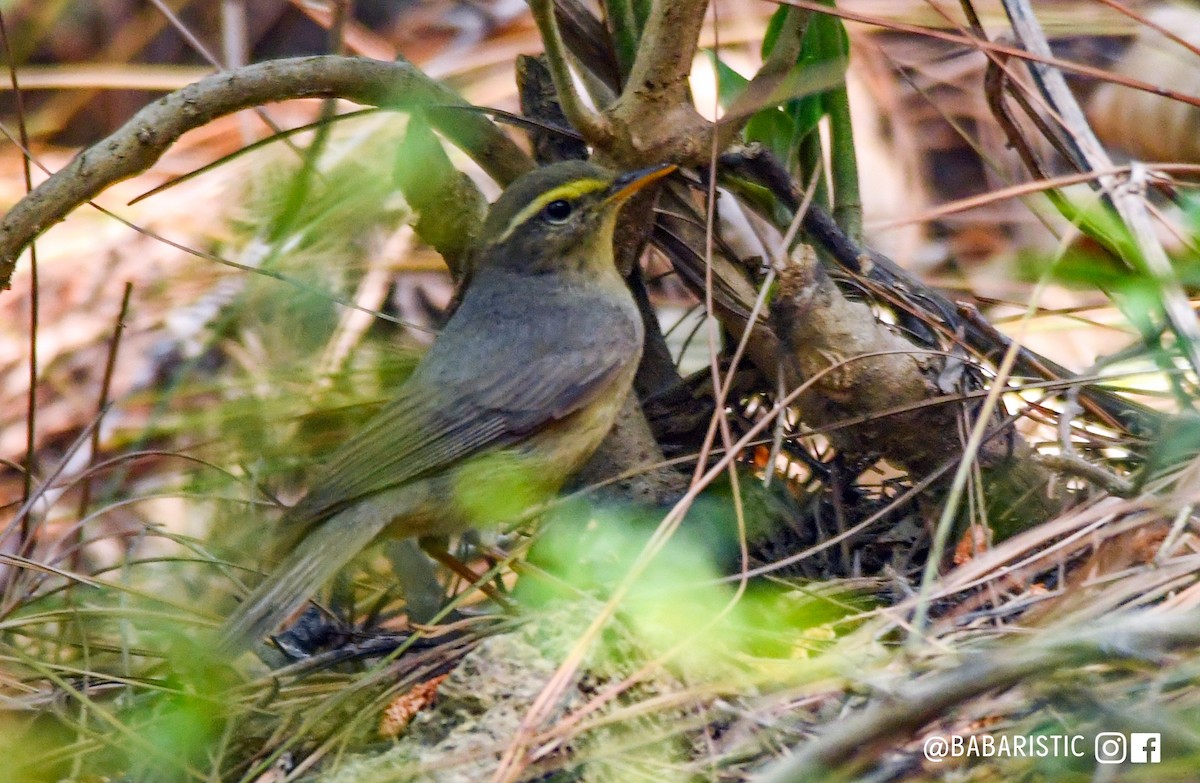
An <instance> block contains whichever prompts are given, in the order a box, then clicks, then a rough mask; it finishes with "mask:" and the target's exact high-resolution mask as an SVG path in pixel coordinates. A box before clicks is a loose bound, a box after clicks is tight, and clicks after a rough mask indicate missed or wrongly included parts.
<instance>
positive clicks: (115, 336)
mask: <svg viewBox="0 0 1200 783" xmlns="http://www.w3.org/2000/svg"><path fill="white" fill-rule="evenodd" d="M132 294H133V283H129V282H127V283H125V293H124V294H123V295H122V296H121V309H120V310H118V311H117V322H116V323H115V324H114V325H113V333H112V339H110V340H109V341H108V358H107V359H106V360H105V362H104V377H103V379H102V380H101V381H100V401H99V402H98V403H97V404H96V419H97V423H96V426H95V427H93V428H92V444H91V454H90V455H89V456H88V461H89V462H91V461H92V460H94V459H95V458H96V455H97V454H99V453H100V423H99V419H100V417H101V416H103V415H104V411H106V410H108V395H109V393H110V391H111V390H112V378H113V370H114V369H115V368H116V366H117V351H118V350H119V349H120V347H121V335H122V334H124V333H125V317H126V315H128V313H129V297H130V296H131V295H132ZM84 470H85V471H86V470H87V466H86V465H85V466H84ZM91 499H92V480H91V479H90V478H89V479H87V480H86V481H84V482H83V488H82V490H81V492H80V496H79V511H78V516H79V518H80V519H83V518H84V517H85V516H87V508H88V505H89V503H91ZM76 537H77V538H76V546H77V547H79V546H80V545H82V543H83V528H79V529H78V530H77V531H76ZM79 555H80V550H79V549H77V550H76V553H75V559H74V560H73V563H72V567H74V568H76V569H78V567H79V561H78V557H79Z"/></svg>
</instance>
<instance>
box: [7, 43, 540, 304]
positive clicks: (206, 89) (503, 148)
mask: <svg viewBox="0 0 1200 783" xmlns="http://www.w3.org/2000/svg"><path fill="white" fill-rule="evenodd" d="M292 98H345V99H347V100H351V101H354V102H356V103H361V104H364V105H369V106H383V107H387V108H392V109H406V108H416V107H425V108H427V109H432V108H433V107H437V106H466V105H467V104H466V103H465V102H464V101H463V100H462V99H461V98H460V97H458V95H456V94H455V93H454V92H453V91H452V90H450V89H448V88H446V87H443V86H442V85H440V84H438V83H436V82H434V81H432V80H431V79H429V77H427V76H425V75H424V74H423V73H421V71H420V70H419V69H417V68H416V67H414V66H413V65H411V64H410V63H407V62H403V61H400V62H384V61H381V60H368V59H365V58H359V57H339V56H333V55H326V56H319V57H297V58H292V59H285V60H271V61H269V62H264V63H258V64H255V65H250V66H247V67H245V68H239V69H238V70H235V71H230V72H228V73H221V74H215V75H213V76H209V77H207V78H205V79H201V80H200V81H198V82H196V83H195V84H192V85H189V86H187V87H185V88H183V89H182V90H178V91H176V92H173V93H171V94H170V95H166V96H164V97H163V98H160V99H159V100H157V101H155V102H154V103H152V104H150V105H149V106H146V107H145V108H143V109H142V110H141V111H139V112H138V113H137V114H136V115H134V116H133V118H132V119H130V120H129V122H127V123H125V125H123V126H122V127H121V128H119V129H118V130H116V131H115V132H114V133H112V134H111V135H110V136H109V137H108V138H106V139H104V140H102V141H100V142H99V143H97V144H95V145H93V146H92V147H89V148H88V149H86V150H84V151H83V152H81V153H79V155H77V156H76V157H75V159H74V160H72V161H71V162H70V163H69V164H67V166H65V167H64V168H63V169H61V170H60V171H58V172H56V173H55V174H54V175H53V176H51V177H50V178H49V179H48V180H46V181H45V182H43V183H42V184H41V185H39V186H38V187H37V188H36V189H35V190H34V191H33V192H32V193H30V194H29V195H28V196H26V197H25V198H23V199H22V200H21V201H20V202H18V203H17V205H16V206H14V207H13V208H12V209H11V210H10V211H9V213H8V214H7V215H5V216H4V220H3V222H2V223H0V288H8V287H9V283H10V280H11V279H12V274H13V270H14V268H15V266H16V260H17V258H18V257H19V256H20V254H21V251H22V250H24V249H25V247H26V246H27V245H28V244H29V243H30V242H32V241H33V240H34V239H36V238H37V237H38V236H39V235H40V234H41V233H42V232H43V231H45V230H46V229H47V228H49V227H50V226H52V225H53V224H54V223H57V222H58V221H60V220H62V219H63V218H64V217H66V215H67V214H68V213H69V212H70V211H71V210H73V209H74V208H75V207H77V206H79V205H81V204H84V203H86V202H87V201H88V200H90V199H92V198H93V197H95V196H96V195H97V194H98V193H100V192H101V191H102V190H104V188H106V187H108V186H109V185H112V184H114V183H116V182H120V181H121V180H125V179H128V178H130V177H132V176H134V175H136V174H138V173H140V172H142V171H145V170H146V169H147V168H149V167H150V166H151V165H153V164H154V162H155V161H157V160H158V159H159V157H161V156H162V154H163V153H164V152H165V151H166V149H167V148H168V147H169V146H170V145H171V144H172V143H173V142H174V141H175V140H176V139H178V138H179V137H180V136H181V135H182V134H183V133H184V132H186V131H188V130H191V129H193V128H197V127H199V126H201V125H204V124H205V123H207V122H210V121H211V120H213V119H215V118H217V117H221V116H224V115H226V114H231V113H233V112H236V111H239V110H241V109H246V108H249V107H252V106H258V105H260V104H264V103H270V102H272V101H282V100H289V99H292ZM428 114H429V115H430V121H431V122H432V123H434V124H435V127H437V130H438V131H439V132H441V133H442V134H443V135H445V136H446V137H447V138H448V139H449V140H450V141H451V142H453V143H454V144H455V145H457V146H459V147H461V148H462V149H463V150H465V151H466V152H467V153H468V154H470V155H471V156H472V157H473V158H475V159H476V160H477V161H478V162H479V163H480V165H481V166H483V168H484V169H485V170H486V171H487V172H488V174H490V175H491V176H492V177H494V178H495V179H497V180H498V181H500V182H502V183H507V182H509V181H510V180H512V179H514V178H515V177H517V176H518V175H520V174H521V173H522V172H524V171H526V170H528V169H529V168H530V166H531V163H530V161H529V158H528V156H527V155H525V153H524V152H523V151H522V150H521V148H520V147H518V146H517V145H516V144H515V143H514V142H513V141H512V140H511V139H509V138H508V137H507V136H506V135H504V134H503V133H502V132H501V131H500V130H499V129H498V128H496V127H495V126H494V125H493V124H492V123H491V122H490V121H489V120H487V119H486V118H485V117H483V116H482V115H477V114H474V113H470V112H465V111H456V112H454V113H453V117H450V116H448V115H450V114H451V113H450V112H440V111H435V110H430V111H428Z"/></svg>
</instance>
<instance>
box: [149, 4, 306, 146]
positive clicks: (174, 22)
mask: <svg viewBox="0 0 1200 783" xmlns="http://www.w3.org/2000/svg"><path fill="white" fill-rule="evenodd" d="M150 3H151V4H152V5H153V6H154V7H155V8H157V9H158V12H159V13H161V14H162V15H163V17H165V18H166V20H167V21H168V22H169V23H170V25H171V26H172V27H174V28H175V31H176V32H177V33H179V35H180V36H182V37H183V40H185V41H187V44H188V46H190V47H192V49H193V50H194V51H195V52H196V53H197V54H199V55H200V56H201V57H203V58H204V59H205V60H206V61H207V62H208V64H209V65H211V66H212V67H214V68H216V69H217V70H218V71H219V72H221V73H229V72H230V68H229V67H227V65H226V64H222V62H221V61H220V60H218V59H217V58H216V56H215V55H213V53H212V52H210V51H209V50H208V47H207V46H205V45H204V43H203V42H202V41H201V40H200V39H199V38H197V37H196V36H195V34H194V33H193V32H192V31H191V30H189V29H188V26H187V25H186V24H184V23H183V20H182V19H180V18H179V16H178V15H176V13H175V12H174V11H172V10H171V9H170V8H169V7H168V6H167V4H166V3H165V2H163V0H150ZM249 108H252V109H253V110H254V113H255V114H257V115H258V116H259V117H260V118H261V119H262V121H263V122H264V123H265V124H266V126H267V127H268V128H270V129H271V132H272V133H280V132H281V130H282V129H281V128H280V127H279V126H278V125H276V124H275V121H274V120H273V119H271V117H270V115H268V114H267V112H266V110H265V109H263V107H261V106H252V107H249ZM284 144H286V145H287V146H288V147H289V148H290V149H291V150H292V152H294V153H296V154H297V155H301V154H302V153H301V151H300V150H299V149H298V148H297V147H296V145H295V144H293V143H292V142H291V140H289V139H285V140H284Z"/></svg>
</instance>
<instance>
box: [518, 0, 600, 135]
mask: <svg viewBox="0 0 1200 783" xmlns="http://www.w3.org/2000/svg"><path fill="white" fill-rule="evenodd" d="M529 10H530V12H532V13H533V18H534V21H536V22H537V26H538V30H539V31H540V32H541V34H542V44H543V45H544V46H545V47H546V65H547V66H548V67H549V69H550V77H551V78H552V79H553V80H554V89H555V91H556V92H557V93H558V104H559V106H561V107H562V110H563V114H564V115H566V118H567V119H568V120H569V121H570V123H571V125H573V126H574V127H575V129H576V130H577V131H579V132H580V133H581V134H582V135H583V137H584V138H585V139H587V140H588V142H590V143H592V144H597V145H606V144H608V143H610V142H611V140H612V135H613V128H612V124H611V123H609V121H608V119H607V118H606V117H603V116H601V115H599V114H597V113H596V112H594V111H592V109H591V108H590V107H589V106H587V105H586V104H584V102H583V101H582V100H580V97H579V91H578V90H576V89H575V82H574V81H573V80H572V79H571V69H570V68H569V67H568V65H567V49H566V46H564V45H563V39H562V35H561V34H560V33H559V31H558V23H557V22H556V21H555V19H554V0H529Z"/></svg>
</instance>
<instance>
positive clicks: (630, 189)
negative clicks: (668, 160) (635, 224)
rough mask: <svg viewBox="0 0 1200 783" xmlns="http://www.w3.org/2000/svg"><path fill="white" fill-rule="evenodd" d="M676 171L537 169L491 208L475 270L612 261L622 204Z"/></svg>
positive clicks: (575, 166) (577, 166)
mask: <svg viewBox="0 0 1200 783" xmlns="http://www.w3.org/2000/svg"><path fill="white" fill-rule="evenodd" d="M674 170H675V166H674V165H663V166H654V167H651V168H646V169H640V170H637V171H631V172H628V173H624V174H616V173H613V172H611V171H608V170H607V169H604V168H601V167H600V166H597V165H595V164H593V163H587V162H584V161H564V162H562V163H554V164H551V165H549V166H544V167H542V168H539V169H535V170H534V171H531V172H529V173H528V174H525V175H523V176H521V177H519V178H518V179H517V180H516V181H514V182H513V183H512V184H511V185H509V186H508V188H506V189H505V191H504V192H503V193H502V194H500V198H498V199H497V200H496V202H495V203H494V204H492V206H491V208H490V209H489V210H488V215H487V219H486V220H485V221H484V224H483V230H482V232H481V236H480V240H479V250H480V253H479V255H478V256H477V257H476V268H477V269H482V268H484V267H493V268H496V267H503V268H505V269H507V270H510V271H514V272H519V273H524V274H539V273H545V272H552V271H555V270H558V269H563V268H565V267H567V266H572V265H578V264H579V263H580V262H581V261H584V260H586V259H597V260H599V259H604V260H608V259H611V257H612V241H613V236H612V235H613V228H614V226H615V224H616V216H617V212H618V211H619V209H620V207H621V205H622V204H624V203H625V201H626V200H627V199H628V198H629V197H630V196H632V195H633V194H634V193H636V192H638V191H639V190H641V189H642V188H643V187H645V186H646V185H648V184H650V183H651V182H654V181H655V180H658V179H661V178H662V177H665V176H666V175H667V174H670V173H671V172H672V171H674ZM609 263H611V261H610V262H609Z"/></svg>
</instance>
